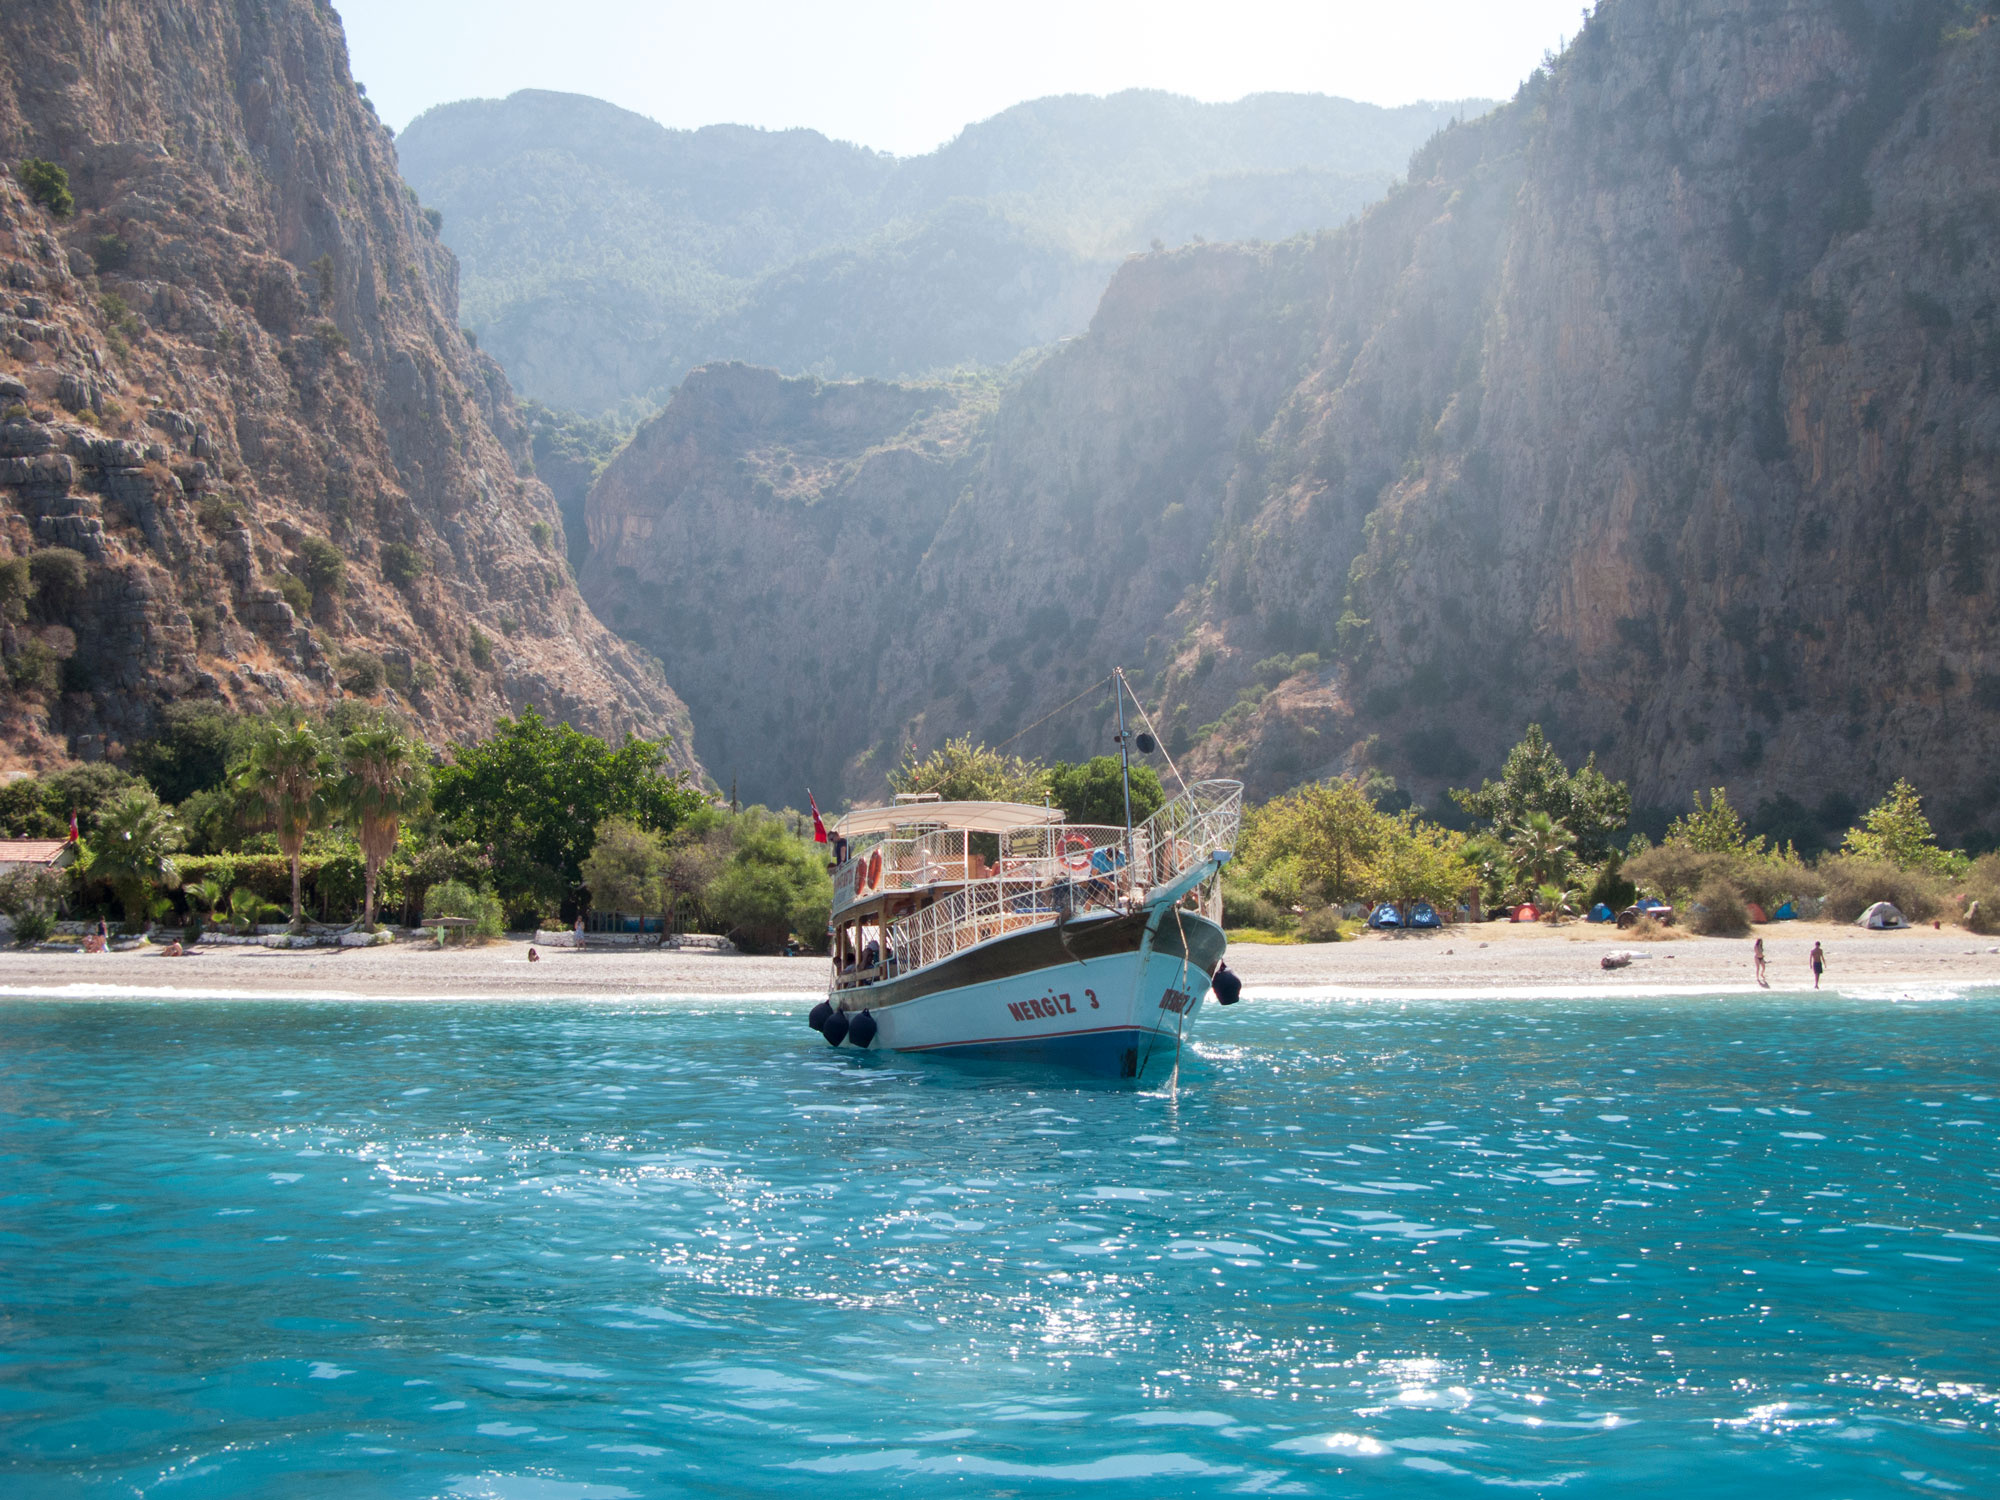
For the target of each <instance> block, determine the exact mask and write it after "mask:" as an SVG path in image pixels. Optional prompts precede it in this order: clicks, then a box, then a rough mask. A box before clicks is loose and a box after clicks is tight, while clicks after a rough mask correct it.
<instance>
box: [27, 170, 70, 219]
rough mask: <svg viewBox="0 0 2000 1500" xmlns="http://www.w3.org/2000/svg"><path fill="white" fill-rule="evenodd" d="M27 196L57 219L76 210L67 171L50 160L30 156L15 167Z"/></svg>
mask: <svg viewBox="0 0 2000 1500" xmlns="http://www.w3.org/2000/svg"><path fill="white" fill-rule="evenodd" d="M15 175H16V176H17V177H19V178H20V179H21V186H22V187H24V188H26V189H27V191H28V196H29V197H30V198H32V199H33V200H34V201H35V202H37V203H39V204H41V206H42V207H43V208H46V209H47V210H48V211H49V212H50V213H52V214H54V215H55V216H56V217H57V218H58V219H67V218H68V217H69V216H70V215H71V214H73V213H75V212H76V195H75V194H73V193H72V192H70V190H69V173H67V172H65V171H64V170H63V169H62V168H61V167H59V166H57V165H56V164H55V163H54V162H52V161H43V160H42V159H41V158H40V157H39V156H31V157H29V158H28V159H27V160H26V161H24V162H22V163H21V165H20V166H19V167H17V168H16V169H15Z"/></svg>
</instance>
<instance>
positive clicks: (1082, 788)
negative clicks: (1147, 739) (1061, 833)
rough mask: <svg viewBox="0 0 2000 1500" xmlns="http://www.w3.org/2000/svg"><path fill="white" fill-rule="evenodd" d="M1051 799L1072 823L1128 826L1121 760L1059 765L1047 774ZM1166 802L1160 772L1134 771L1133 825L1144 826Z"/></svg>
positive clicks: (1135, 768) (1146, 768) (1106, 757)
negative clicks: (1120, 773) (1142, 824)
mask: <svg viewBox="0 0 2000 1500" xmlns="http://www.w3.org/2000/svg"><path fill="white" fill-rule="evenodd" d="M1046 784H1047V787H1048V792H1049V798H1050V800H1051V801H1053V802H1054V803H1055V805H1056V806H1057V807H1060V808H1061V809H1062V810H1063V814H1064V816H1066V817H1067V818H1068V819H1069V821H1070V822H1072V823H1091V824H1100V825H1103V826H1105V827H1110V828H1123V827H1124V826H1125V788H1124V784H1123V779H1122V778H1121V777H1120V775H1119V771H1118V757H1117V756H1115V755H1099V756H1097V757H1095V758H1094V759H1091V760H1087V761H1085V762H1083V764H1081V765H1075V766H1073V765H1071V764H1070V763H1069V762H1068V761H1057V762H1056V764H1055V768H1054V769H1053V770H1051V771H1050V772H1049V773H1048V777H1047V783H1046ZM1166 800H1167V792H1166V788H1165V787H1163V786H1161V785H1160V775H1159V772H1157V771H1155V770H1154V769H1153V768H1152V767H1151V766H1144V765H1135V766H1133V767H1132V821H1133V822H1134V823H1142V822H1144V821H1145V820H1146V819H1147V818H1149V817H1151V816H1152V815H1153V814H1154V813H1156V812H1158V811H1159V810H1160V808H1161V807H1162V806H1164V805H1165V803H1166Z"/></svg>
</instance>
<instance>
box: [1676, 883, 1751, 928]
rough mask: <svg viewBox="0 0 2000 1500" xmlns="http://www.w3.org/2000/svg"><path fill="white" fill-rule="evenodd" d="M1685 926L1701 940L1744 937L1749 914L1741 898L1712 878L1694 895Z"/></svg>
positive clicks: (1734, 889)
mask: <svg viewBox="0 0 2000 1500" xmlns="http://www.w3.org/2000/svg"><path fill="white" fill-rule="evenodd" d="M1694 906H1695V909H1694V911H1693V912H1691V913H1690V914H1689V925H1690V926H1692V927H1693V928H1694V930H1695V931H1696V932H1698V933H1700V934H1701V935H1702V936H1703V937H1747V936H1748V935H1749V932H1750V913H1749V912H1748V911H1747V910H1745V908H1744V905H1743V897H1742V894H1741V893H1740V892H1739V891H1738V890H1737V889H1736V887H1735V886H1733V885H1731V884H1730V883H1729V882H1728V881H1727V880H1724V879H1722V878H1720V877H1712V878H1711V879H1709V880H1707V881H1705V882H1704V883H1703V884H1702V887H1701V889H1700V890H1698V891H1696V892H1695V897H1694Z"/></svg>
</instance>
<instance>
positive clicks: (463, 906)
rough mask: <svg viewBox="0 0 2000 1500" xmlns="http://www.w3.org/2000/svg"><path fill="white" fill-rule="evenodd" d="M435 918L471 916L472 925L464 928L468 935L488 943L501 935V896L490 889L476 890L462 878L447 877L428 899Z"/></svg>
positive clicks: (425, 901)
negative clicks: (488, 890)
mask: <svg viewBox="0 0 2000 1500" xmlns="http://www.w3.org/2000/svg"><path fill="white" fill-rule="evenodd" d="M424 905H425V906H426V907H428V908H429V910H428V911H426V912H425V913H424V915H425V916H431V917H469V918H471V919H472V923H473V925H472V926H471V927H467V928H462V929H460V931H462V932H463V933H464V934H465V935H466V936H467V937H468V938H471V939H476V940H478V941H481V942H484V941H487V940H489V939H492V938H497V937H499V936H500V934H501V932H502V930H503V928H502V924H501V913H500V898H499V897H498V896H495V895H492V894H491V893H490V892H487V891H475V890H474V889H473V888H472V887H471V886H469V885H467V884H466V883H465V882H464V881H462V880H446V881H442V882H440V883H439V884H437V885H434V886H432V887H431V889H430V893H429V894H428V896H426V898H425V900H424Z"/></svg>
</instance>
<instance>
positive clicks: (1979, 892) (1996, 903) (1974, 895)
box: [1958, 854, 2000, 937]
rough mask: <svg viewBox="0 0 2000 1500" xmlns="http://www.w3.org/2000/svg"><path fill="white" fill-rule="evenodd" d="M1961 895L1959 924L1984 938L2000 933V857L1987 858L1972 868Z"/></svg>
mask: <svg viewBox="0 0 2000 1500" xmlns="http://www.w3.org/2000/svg"><path fill="white" fill-rule="evenodd" d="M1962 894H1963V899H1964V901H1965V905H1964V907H1963V909H1962V910H1961V911H1960V913H1959V918H1958V920H1959V922H1960V924H1961V925H1962V926H1964V927H1965V928H1966V930H1967V931H1970V932H1976V933H1979V934H1980V935H1981V936H1982V937H1991V936H1992V935H1993V934H1994V933H1996V932H2000V854H1988V855H1985V856H1983V857H1982V858H1981V859H1979V860H1978V861H1977V862H1976V863H1975V864H1974V865H1973V867H1972V872H1971V873H1970V874H1969V875H1967V876H1966V877H1965V889H1964V892H1963V893H1962Z"/></svg>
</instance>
